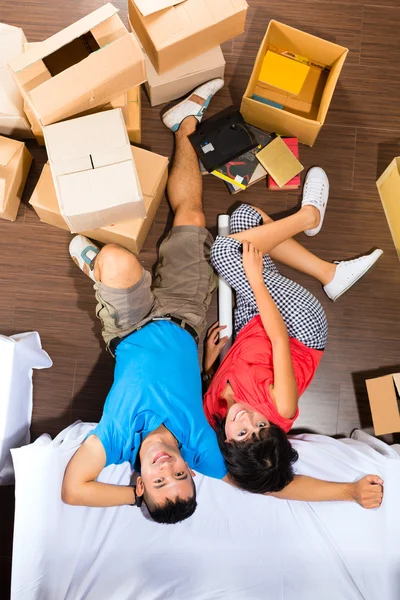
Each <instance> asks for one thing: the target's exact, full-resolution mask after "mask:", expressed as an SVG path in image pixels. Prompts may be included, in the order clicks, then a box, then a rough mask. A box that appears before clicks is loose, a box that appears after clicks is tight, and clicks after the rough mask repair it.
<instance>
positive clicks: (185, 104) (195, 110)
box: [161, 79, 224, 132]
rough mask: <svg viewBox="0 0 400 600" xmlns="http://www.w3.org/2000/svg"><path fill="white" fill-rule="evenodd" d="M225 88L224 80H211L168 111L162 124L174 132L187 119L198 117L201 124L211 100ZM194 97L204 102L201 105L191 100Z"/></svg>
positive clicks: (163, 117) (163, 116)
mask: <svg viewBox="0 0 400 600" xmlns="http://www.w3.org/2000/svg"><path fill="white" fill-rule="evenodd" d="M223 87H224V80H223V79H211V81H207V83H203V85H200V86H199V87H198V88H196V89H195V90H193V92H191V94H190V95H189V96H188V97H187V98H185V99H184V100H182V101H181V102H179V103H178V104H175V106H173V107H172V108H170V109H169V110H167V112H165V113H164V114H163V115H162V117H161V118H162V122H163V123H164V125H166V127H168V128H169V129H171V131H173V132H175V131H178V129H179V125H180V124H181V123H182V121H183V120H184V119H186V117H191V116H192V117H196V119H197V120H198V122H199V123H200V122H201V120H202V118H203V115H204V113H205V111H206V109H207V107H208V105H209V104H210V102H211V98H212V97H213V96H214V94H216V93H217V92H218V91H219V90H220V89H221V88H223ZM193 96H198V97H199V98H202V99H203V100H204V102H202V103H201V104H199V103H198V102H196V101H195V100H191V98H192V97H193Z"/></svg>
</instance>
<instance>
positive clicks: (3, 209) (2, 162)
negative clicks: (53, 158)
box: [0, 136, 32, 221]
mask: <svg viewBox="0 0 400 600" xmlns="http://www.w3.org/2000/svg"><path fill="white" fill-rule="evenodd" d="M31 163H32V157H31V155H30V154H29V152H28V150H27V149H26V148H25V144H24V143H23V142H17V141H16V140H11V139H9V138H5V137H2V136H0V218H1V219H7V220H8V221H15V219H16V217H17V213H18V208H19V203H20V201H21V196H22V192H23V191H24V186H25V182H26V178H27V177H28V173H29V169H30V166H31Z"/></svg>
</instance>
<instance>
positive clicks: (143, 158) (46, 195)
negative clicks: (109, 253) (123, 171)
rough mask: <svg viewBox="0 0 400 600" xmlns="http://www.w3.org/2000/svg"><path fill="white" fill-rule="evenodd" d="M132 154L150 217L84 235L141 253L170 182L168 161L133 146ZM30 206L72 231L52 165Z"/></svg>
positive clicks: (44, 219) (56, 224)
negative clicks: (62, 208)
mask: <svg viewBox="0 0 400 600" xmlns="http://www.w3.org/2000/svg"><path fill="white" fill-rule="evenodd" d="M131 152H132V156H133V159H134V161H135V164H136V168H137V171H138V175H139V180H140V185H141V188H142V191H143V198H144V204H145V207H146V217H145V218H143V219H130V220H128V221H124V222H123V223H117V224H115V225H109V226H108V227H102V228H100V229H93V230H89V231H84V232H83V234H84V235H86V236H87V237H89V238H91V239H94V240H97V241H99V242H103V243H104V244H109V243H115V244H120V245H121V246H124V247H125V248H127V249H128V250H130V251H131V252H135V253H136V254H138V253H139V252H140V250H141V249H142V246H143V244H144V242H145V239H146V236H147V234H148V232H149V230H150V227H151V224H152V222H153V220H154V217H155V215H156V212H157V210H158V207H159V205H160V202H161V199H162V197H163V195H164V191H165V186H166V185H167V179H168V158H166V157H164V156H160V155H159V154H154V153H153V152H148V151H147V150H143V149H142V148H135V147H134V146H131ZM29 203H30V204H31V205H32V206H33V208H34V209H35V211H36V213H37V214H38V216H39V217H40V219H41V220H42V221H43V222H44V223H48V224H49V225H54V226H55V227H59V228H60V229H65V230H67V231H68V226H67V224H66V222H65V221H64V219H63V217H62V216H61V213H60V209H59V206H58V202H57V196H56V191H55V189H54V183H53V178H52V176H51V171H50V165H49V164H48V163H47V164H46V165H45V166H44V168H43V171H42V174H41V176H40V179H39V181H38V183H37V185H36V188H35V190H34V192H33V194H32V196H31V199H30V202H29Z"/></svg>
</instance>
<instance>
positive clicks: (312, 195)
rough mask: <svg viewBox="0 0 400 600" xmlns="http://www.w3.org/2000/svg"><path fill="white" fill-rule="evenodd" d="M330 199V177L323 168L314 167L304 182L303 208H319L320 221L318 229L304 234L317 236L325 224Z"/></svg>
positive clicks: (308, 230)
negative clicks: (308, 206) (309, 206)
mask: <svg viewBox="0 0 400 600" xmlns="http://www.w3.org/2000/svg"><path fill="white" fill-rule="evenodd" d="M328 198H329V180H328V176H327V174H326V173H325V171H324V170H323V169H321V167H312V168H311V169H310V170H309V171H308V173H307V175H306V178H305V180H304V187H303V198H302V201H301V205H302V206H307V205H311V206H315V208H318V210H319V214H320V220H319V223H318V226H317V227H314V229H307V230H306V231H305V232H304V233H305V234H306V235H309V236H314V235H317V233H319V232H320V231H321V228H322V224H323V222H324V217H325V211H326V206H327V204H328Z"/></svg>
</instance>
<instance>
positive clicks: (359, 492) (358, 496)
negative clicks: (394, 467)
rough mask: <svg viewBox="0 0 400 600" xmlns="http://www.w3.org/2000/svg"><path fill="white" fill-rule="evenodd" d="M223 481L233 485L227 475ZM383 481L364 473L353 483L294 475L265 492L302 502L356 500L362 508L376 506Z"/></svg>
mask: <svg viewBox="0 0 400 600" xmlns="http://www.w3.org/2000/svg"><path fill="white" fill-rule="evenodd" d="M223 481H225V482H226V483H230V484H231V485H235V484H234V483H233V482H232V480H231V478H230V477H229V475H227V476H226V477H224V479H223ZM382 486H383V481H382V479H381V478H380V477H378V475H366V476H365V477H363V478H362V479H360V480H359V481H356V482H355V483H335V482H332V481H323V480H322V479H314V477H307V476H305V475H295V477H294V479H293V481H292V482H291V483H289V484H288V485H287V486H286V487H285V488H284V489H283V490H282V491H280V492H272V493H270V494H265V496H274V497H275V498H280V499H281V500H298V501H302V502H332V501H345V502H357V503H358V504H359V505H360V506H362V507H363V508H377V507H379V506H380V505H381V502H382V496H383V487H382Z"/></svg>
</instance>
